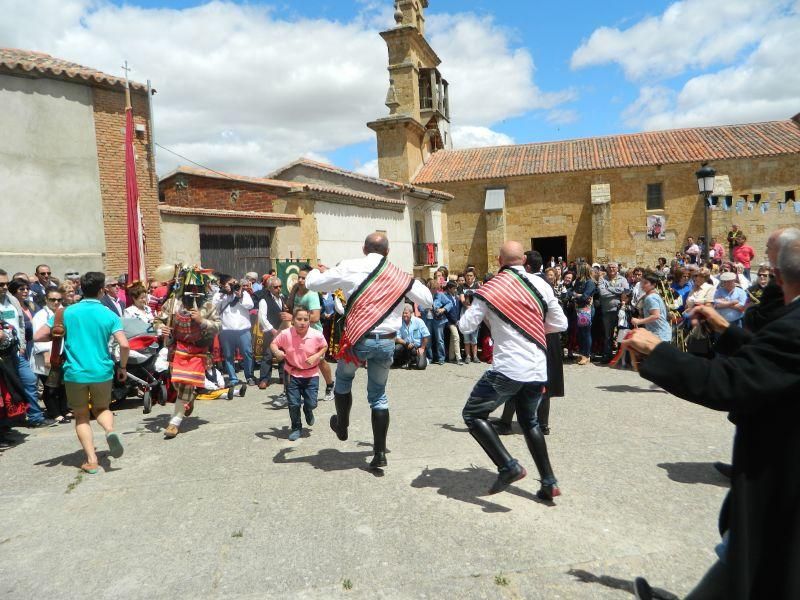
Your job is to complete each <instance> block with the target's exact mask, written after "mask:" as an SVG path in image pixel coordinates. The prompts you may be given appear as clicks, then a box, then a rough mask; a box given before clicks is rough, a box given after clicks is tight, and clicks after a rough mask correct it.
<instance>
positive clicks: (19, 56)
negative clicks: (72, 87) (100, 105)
mask: <svg viewBox="0 0 800 600" xmlns="http://www.w3.org/2000/svg"><path fill="white" fill-rule="evenodd" d="M0 69H3V70H10V71H17V70H21V71H25V72H27V73H31V72H34V71H35V72H36V73H39V74H40V75H41V76H43V77H52V78H55V79H69V80H73V81H77V82H79V83H87V84H89V85H92V84H100V85H102V86H111V87H117V86H119V87H123V86H124V85H125V78H124V77H115V76H113V75H108V74H106V73H103V72H101V71H98V70H97V69H92V68H91V67H85V66H83V65H79V64H77V63H73V62H69V61H67V60H63V59H60V58H56V57H54V56H50V55H49V54H45V53H44V52H36V51H34V50H20V49H17V48H0ZM130 84H131V89H132V90H140V91H146V90H147V86H146V85H144V84H142V83H137V82H135V81H131V82H130Z"/></svg>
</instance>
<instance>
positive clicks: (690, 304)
mask: <svg viewBox="0 0 800 600" xmlns="http://www.w3.org/2000/svg"><path fill="white" fill-rule="evenodd" d="M712 304H714V285H713V284H712V283H711V271H710V270H709V269H707V268H706V267H701V268H700V269H698V270H696V271H695V272H694V273H693V274H692V289H691V291H690V292H689V293H688V294H687V295H686V305H685V306H686V310H691V309H693V308H694V307H695V306H711V305H712Z"/></svg>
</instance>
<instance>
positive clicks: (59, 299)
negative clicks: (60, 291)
mask: <svg viewBox="0 0 800 600" xmlns="http://www.w3.org/2000/svg"><path fill="white" fill-rule="evenodd" d="M47 301H48V302H61V298H48V299H47Z"/></svg>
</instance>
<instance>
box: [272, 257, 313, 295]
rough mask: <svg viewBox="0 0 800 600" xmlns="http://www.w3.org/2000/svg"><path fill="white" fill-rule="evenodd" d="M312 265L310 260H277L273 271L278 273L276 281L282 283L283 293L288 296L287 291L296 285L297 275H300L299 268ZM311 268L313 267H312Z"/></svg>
mask: <svg viewBox="0 0 800 600" xmlns="http://www.w3.org/2000/svg"><path fill="white" fill-rule="evenodd" d="M311 263H312V261H311V259H310V258H294V259H292V258H287V259H284V260H281V259H278V260H276V261H275V269H276V270H277V271H278V279H280V280H281V282H283V293H284V294H288V293H289V290H291V289H292V288H293V287H294V284H295V283H297V275H298V273H300V267H301V266H303V265H310V264H311ZM312 266H313V265H312Z"/></svg>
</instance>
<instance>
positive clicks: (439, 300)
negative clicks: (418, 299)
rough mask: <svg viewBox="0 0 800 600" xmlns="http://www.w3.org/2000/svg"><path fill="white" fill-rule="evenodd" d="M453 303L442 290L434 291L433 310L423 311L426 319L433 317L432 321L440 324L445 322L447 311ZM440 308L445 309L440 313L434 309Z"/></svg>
mask: <svg viewBox="0 0 800 600" xmlns="http://www.w3.org/2000/svg"><path fill="white" fill-rule="evenodd" d="M452 305H453V303H452V302H451V301H450V296H448V295H447V294H445V293H444V292H434V293H433V310H427V311H425V316H426V317H427V318H428V319H433V321H434V322H435V323H437V324H442V323H446V322H447V313H448V312H449V310H450V309H451V308H452ZM440 308H443V309H445V311H444V312H443V313H442V314H437V313H436V311H437V310H439V309H440Z"/></svg>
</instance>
